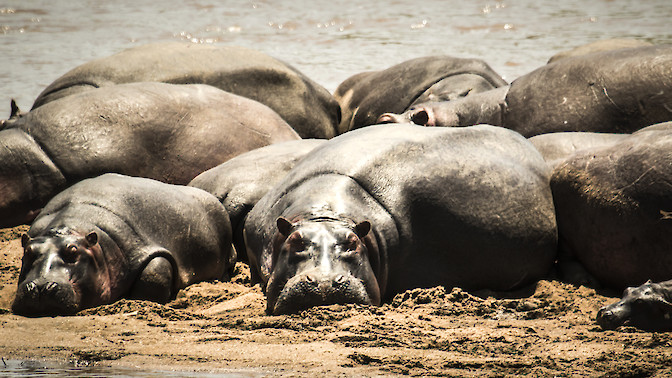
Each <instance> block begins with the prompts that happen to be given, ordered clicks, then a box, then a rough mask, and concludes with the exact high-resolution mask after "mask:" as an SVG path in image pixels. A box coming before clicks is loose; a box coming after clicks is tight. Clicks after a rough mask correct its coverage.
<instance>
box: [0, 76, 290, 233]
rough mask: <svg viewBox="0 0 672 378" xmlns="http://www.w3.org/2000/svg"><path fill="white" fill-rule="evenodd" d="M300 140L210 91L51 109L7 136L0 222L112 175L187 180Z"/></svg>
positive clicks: (93, 98)
mask: <svg viewBox="0 0 672 378" xmlns="http://www.w3.org/2000/svg"><path fill="white" fill-rule="evenodd" d="M297 139H299V136H298V135H297V134H296V133H295V132H294V130H292V128H291V127H290V126H289V125H288V124H287V123H286V122H284V121H283V120H282V119H281V118H280V117H279V116H278V115H277V114H276V113H275V112H274V111H272V110H271V109H269V108H268V107H266V106H264V105H262V104H260V103H258V102H256V101H253V100H250V99H247V98H244V97H240V96H236V95H233V94H230V93H227V92H224V91H222V90H219V89H217V88H214V87H211V86H207V85H196V84H194V85H173V84H164V83H132V84H122V85H117V86H110V87H104V88H99V89H94V90H90V91H86V92H82V93H79V94H73V95H70V96H67V97H64V98H61V99H59V100H55V101H52V102H50V103H48V104H45V105H43V106H41V107H39V108H37V109H35V110H33V111H31V112H29V113H28V114H27V115H26V116H24V117H22V118H20V119H18V120H17V121H16V122H14V123H13V124H12V125H11V127H9V128H6V129H4V130H2V131H0V147H2V148H1V149H0V160H2V161H3V164H2V167H1V168H0V181H1V182H2V183H3V187H2V196H0V226H2V227H10V226H15V225H17V224H20V223H23V222H29V221H30V220H31V214H34V212H35V211H36V210H38V209H39V208H41V207H42V206H43V205H44V204H45V203H46V201H47V200H49V199H50V198H51V197H53V196H54V195H55V194H56V193H58V191H60V190H62V189H63V188H65V187H66V186H67V185H68V184H72V183H74V182H77V181H79V180H82V179H85V178H88V177H93V176H97V175H100V174H103V173H107V172H117V173H121V174H126V175H129V176H141V177H148V178H153V179H156V180H159V181H163V182H167V183H173V184H187V183H188V182H189V181H190V180H191V179H193V178H194V177H196V175H198V174H200V173H201V172H203V171H205V170H207V169H210V168H212V167H214V166H216V165H218V164H220V163H222V162H224V161H227V160H228V159H230V158H232V157H234V156H236V155H239V154H241V153H243V152H247V151H249V150H252V149H255V148H258V147H263V146H266V145H268V144H271V143H274V142H280V141H288V140H297Z"/></svg>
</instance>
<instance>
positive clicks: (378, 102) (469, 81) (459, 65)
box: [334, 56, 507, 133]
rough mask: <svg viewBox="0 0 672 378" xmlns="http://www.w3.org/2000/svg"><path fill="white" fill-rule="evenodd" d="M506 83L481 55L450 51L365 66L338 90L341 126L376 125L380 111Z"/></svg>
mask: <svg viewBox="0 0 672 378" xmlns="http://www.w3.org/2000/svg"><path fill="white" fill-rule="evenodd" d="M506 84H507V83H506V81H504V79H502V77H501V76H499V75H498V74H497V73H495V72H494V71H493V70H492V68H490V66H488V65H487V64H486V63H485V62H483V61H482V60H479V59H463V58H454V57H451V56H430V57H422V58H417V59H411V60H408V61H405V62H402V63H400V64H397V65H394V66H392V67H390V68H388V69H385V70H382V71H373V72H363V73H360V74H357V75H354V76H352V77H350V78H348V79H347V80H345V81H344V82H343V83H341V84H340V85H339V86H338V88H336V91H335V92H334V97H336V99H337V100H338V102H339V104H340V105H341V112H342V114H343V115H342V117H341V124H340V126H339V132H340V133H344V132H346V131H348V130H352V129H357V128H360V127H364V126H368V125H373V124H375V123H376V120H377V119H378V116H380V115H381V114H383V113H386V112H394V113H401V112H404V111H406V109H408V108H409V107H410V106H412V105H414V104H417V103H421V102H428V101H449V100H455V99H457V98H460V97H464V96H467V95H471V94H474V93H479V92H484V91H487V90H490V89H493V88H498V87H501V86H505V85H506Z"/></svg>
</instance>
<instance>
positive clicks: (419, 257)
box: [244, 124, 557, 314]
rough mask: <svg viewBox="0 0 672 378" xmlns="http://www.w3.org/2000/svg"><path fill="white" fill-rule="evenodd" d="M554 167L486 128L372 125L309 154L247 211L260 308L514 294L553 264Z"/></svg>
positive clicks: (525, 145)
mask: <svg viewBox="0 0 672 378" xmlns="http://www.w3.org/2000/svg"><path fill="white" fill-rule="evenodd" d="M549 174H550V170H549V168H548V167H547V165H546V163H545V162H544V160H543V158H542V157H541V155H540V154H539V152H538V151H537V150H536V149H535V148H534V146H533V145H532V144H531V143H530V142H529V141H527V140H526V139H525V138H523V137H522V136H521V135H520V134H517V133H515V132H513V131H511V130H507V129H504V128H499V127H493V126H486V125H482V126H474V127H467V128H425V127H421V126H414V125H403V124H399V125H391V126H388V125H374V126H369V127H365V128H361V129H357V130H354V131H350V132H348V133H345V134H342V135H340V136H338V137H335V138H333V139H331V140H329V141H327V142H325V143H324V144H322V145H321V146H319V147H317V148H315V149H314V150H313V151H311V152H310V153H308V154H307V155H306V156H305V157H304V158H303V159H302V160H301V161H300V162H298V163H297V164H296V165H295V166H294V168H293V169H292V170H291V171H289V173H288V174H287V175H286V176H285V178H284V179H283V180H282V181H280V182H279V183H278V184H277V185H276V186H274V187H273V188H272V189H271V190H270V191H269V192H268V193H266V195H265V196H264V197H262V198H261V199H260V200H259V201H258V202H257V204H256V205H255V206H254V208H252V210H251V211H250V213H249V214H248V217H247V220H246V222H245V226H244V236H245V241H246V246H247V253H248V260H249V262H250V270H251V272H252V280H253V281H254V282H260V283H261V284H262V288H263V289H264V291H265V293H266V297H267V311H268V312H269V313H273V314H279V313H292V312H297V311H301V310H303V309H306V308H308V307H311V306H316V305H323V304H333V303H363V304H372V305H379V304H381V302H383V301H385V300H389V299H390V298H391V297H392V296H393V295H394V294H396V293H399V292H401V291H403V290H407V289H410V288H416V287H433V286H436V285H444V286H446V287H453V286H460V287H463V288H466V289H474V290H475V289H491V290H511V289H514V288H518V287H521V286H522V285H525V284H528V283H531V282H534V281H535V280H537V279H539V278H541V277H543V276H544V275H545V274H546V273H547V272H548V271H549V269H550V268H551V266H552V263H553V260H554V258H555V252H556V247H557V246H556V244H557V231H556V223H555V213H554V210H553V200H552V197H551V192H550V187H549V185H548V180H549Z"/></svg>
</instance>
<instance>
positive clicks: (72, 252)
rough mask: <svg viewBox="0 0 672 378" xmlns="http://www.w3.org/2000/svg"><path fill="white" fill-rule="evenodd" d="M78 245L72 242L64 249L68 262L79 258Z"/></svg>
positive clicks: (64, 255)
mask: <svg viewBox="0 0 672 378" xmlns="http://www.w3.org/2000/svg"><path fill="white" fill-rule="evenodd" d="M77 251H78V250H77V246H76V245H73V244H70V245H68V246H67V247H65V250H64V251H63V259H64V260H65V261H67V262H74V261H75V259H76V258H77Z"/></svg>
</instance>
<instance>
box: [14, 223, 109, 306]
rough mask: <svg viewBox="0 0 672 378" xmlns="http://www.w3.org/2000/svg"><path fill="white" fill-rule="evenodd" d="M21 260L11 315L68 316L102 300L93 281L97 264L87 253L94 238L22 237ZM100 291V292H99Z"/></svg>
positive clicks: (95, 237) (92, 244) (95, 238)
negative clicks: (99, 299) (22, 253)
mask: <svg viewBox="0 0 672 378" xmlns="http://www.w3.org/2000/svg"><path fill="white" fill-rule="evenodd" d="M21 241H22V244H23V247H24V255H23V258H22V266H21V273H20V275H19V284H18V288H17V292H16V296H15V298H14V302H13V304H12V311H13V312H14V313H15V314H18V315H24V316H55V315H72V314H74V313H76V312H77V311H79V310H81V309H83V308H86V307H91V306H93V305H97V304H99V303H98V302H99V301H98V300H92V299H91V298H104V297H105V293H104V292H101V291H100V290H96V289H95V288H96V287H100V286H101V285H99V283H98V282H96V281H97V280H96V279H95V277H97V273H98V271H99V268H100V267H99V265H100V264H99V263H98V261H96V259H95V258H94V257H93V254H92V253H91V247H93V246H96V245H97V244H96V243H97V234H96V233H95V232H92V233H90V234H88V235H86V237H81V236H78V235H73V234H58V235H50V236H41V237H36V238H34V239H31V238H30V237H28V235H27V234H24V235H23V237H22V240H21ZM103 291H104V290H103Z"/></svg>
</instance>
